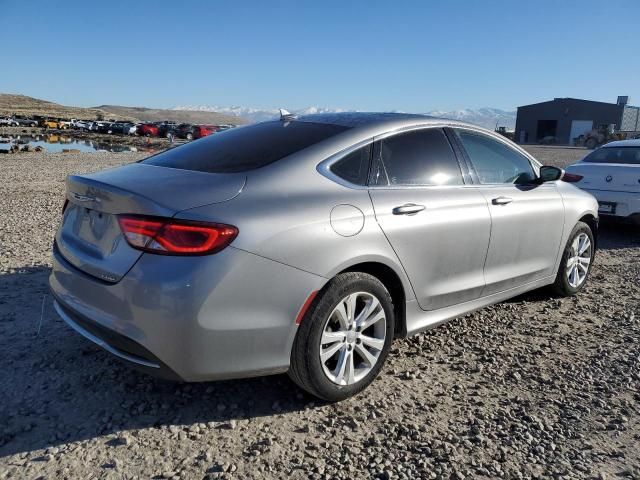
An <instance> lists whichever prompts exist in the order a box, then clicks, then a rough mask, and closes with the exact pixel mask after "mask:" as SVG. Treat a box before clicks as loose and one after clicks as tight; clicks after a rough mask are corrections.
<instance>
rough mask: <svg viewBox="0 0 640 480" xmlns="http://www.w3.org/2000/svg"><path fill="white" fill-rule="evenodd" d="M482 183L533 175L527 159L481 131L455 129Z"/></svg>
mask: <svg viewBox="0 0 640 480" xmlns="http://www.w3.org/2000/svg"><path fill="white" fill-rule="evenodd" d="M456 133H457V134H458V137H459V138H460V141H461V142H462V145H463V146H464V149H465V150H466V152H467V154H468V155H469V159H470V160H471V164H472V165H473V168H474V169H475V171H476V173H477V174H478V179H479V180H480V183H482V184H496V183H514V184H522V183H528V182H531V181H532V180H534V179H535V178H536V174H535V171H534V170H533V167H532V166H531V162H529V159H528V158H527V157H525V156H524V155H522V154H521V153H519V152H517V151H515V150H514V149H513V148H510V147H508V146H507V145H505V144H504V143H502V142H499V141H497V140H494V139H493V138H490V137H488V136H486V135H483V134H481V133H475V132H469V131H467V130H456Z"/></svg>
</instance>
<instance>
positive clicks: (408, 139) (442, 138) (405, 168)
mask: <svg viewBox="0 0 640 480" xmlns="http://www.w3.org/2000/svg"><path fill="white" fill-rule="evenodd" d="M378 150H379V153H378V154H377V155H376V156H377V158H376V163H375V167H374V171H373V175H372V176H373V179H372V183H373V184H376V185H461V184H462V183H463V181H462V174H461V172H460V166H459V165H458V161H457V160H456V157H455V155H454V153H453V150H452V149H451V145H450V144H449V140H447V137H446V135H445V134H444V131H443V130H442V129H439V128H429V129H425V130H417V131H413V132H407V133H402V134H398V135H394V136H392V137H388V138H385V139H383V140H381V141H380V144H379V149H378Z"/></svg>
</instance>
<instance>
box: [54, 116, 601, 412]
mask: <svg viewBox="0 0 640 480" xmlns="http://www.w3.org/2000/svg"><path fill="white" fill-rule="evenodd" d="M564 176H565V173H564V172H563V171H562V170H561V169H559V168H556V167H552V166H541V165H540V164H539V163H538V162H537V161H536V160H535V159H534V158H533V157H532V156H531V155H530V154H529V153H527V152H526V151H525V150H523V149H522V148H520V147H518V146H517V145H515V144H513V143H512V142H510V141H509V140H507V139H506V138H504V137H503V136H501V135H498V134H496V133H495V132H491V131H488V130H485V129H482V128H480V127H476V126H473V125H470V124H466V123H463V122H457V121H452V120H445V119H436V118H432V117H424V116H421V115H409V114H371V113H370V114H364V113H342V114H330V115H310V116H305V117H301V118H297V119H296V118H295V117H292V116H290V115H283V119H282V120H281V121H277V120H276V121H269V122H264V123H258V124H254V125H249V126H246V127H242V128H238V129H235V130H234V131H231V132H225V133H224V134H220V135H212V136H210V137H208V138H205V139H202V140H199V141H197V142H190V143H187V144H186V145H183V146H179V147H177V148H172V149H169V150H166V151H165V152H162V153H160V154H158V155H155V156H152V157H149V158H147V159H145V160H142V161H141V162H138V163H132V164H129V165H125V166H122V167H118V168H115V169H109V170H106V171H103V172H98V173H92V174H83V175H73V176H70V177H68V178H67V182H66V185H67V193H66V200H65V208H64V212H63V217H62V220H61V224H60V227H59V229H58V232H57V235H56V238H55V242H54V246H53V268H52V273H51V275H50V280H49V281H50V287H51V292H52V294H53V297H54V302H55V303H54V306H55V309H56V311H57V313H58V314H59V315H60V317H61V318H62V319H64V321H65V322H67V323H68V324H69V325H70V326H71V327H72V328H74V329H75V330H76V331H77V332H79V333H80V334H82V335H84V336H85V337H86V338H88V339H89V340H91V341H93V342H95V343H97V344H98V345H100V346H101V347H103V348H105V349H106V350H108V351H109V352H111V353H112V354H114V355H116V356H117V357H119V358H121V359H123V360H125V361H128V362H130V363H131V364H134V365H136V366H138V367H139V368H141V369H147V371H150V372H154V373H155V374H156V375H161V376H162V375H164V376H167V377H169V378H173V379H181V380H185V381H208V380H212V379H227V378H234V377H246V376H253V375H268V374H274V373H279V372H287V371H288V372H289V375H290V376H291V378H292V379H293V380H294V381H295V382H296V383H297V384H298V385H299V386H300V387H301V388H303V389H305V390H307V391H308V392H310V393H311V394H313V395H316V396H318V397H320V398H322V399H324V400H329V401H337V400H341V399H344V398H347V397H349V396H352V395H355V394H357V393H358V392H360V391H362V390H364V389H365V388H366V387H367V386H368V385H369V384H370V383H371V382H372V381H373V380H374V379H375V377H376V376H377V375H378V373H379V372H380V370H381V369H382V367H383V364H384V362H385V360H386V357H387V355H388V353H389V351H390V349H391V343H392V341H393V339H394V338H396V337H404V336H408V335H413V334H416V333H418V332H421V331H423V330H426V329H428V328H432V327H434V326H436V325H438V324H441V323H443V322H445V321H447V320H450V319H452V318H455V317H460V316H462V315H464V314H466V313H468V312H471V311H473V310H476V309H479V308H482V307H484V306H487V305H491V304H494V303H496V302H500V301H503V300H506V299H508V298H511V297H514V296H516V295H520V294H522V293H524V292H526V291H529V290H533V289H535V288H539V287H543V286H546V285H553V288H554V290H555V291H556V292H557V294H559V295H563V296H568V295H575V294H576V293H578V292H580V291H581V290H582V289H583V287H584V286H585V284H586V282H587V278H588V274H589V271H590V266H591V264H592V260H593V258H594V254H595V247H596V242H595V238H596V234H597V226H598V204H597V202H596V200H595V199H594V198H593V196H592V195H590V194H589V193H587V192H583V191H581V190H579V189H577V188H576V187H575V186H574V185H571V184H570V183H567V182H565V181H563V180H571V177H569V178H565V177H564ZM276 279H277V281H274V280H276ZM512 341H513V340H512ZM518 341H521V340H518ZM524 341H525V342H526V340H524ZM69 345H73V344H71V343H70V344H69ZM525 347H526V345H525ZM185 352H187V353H188V354H185ZM78 354H80V352H78ZM84 363H85V365H84V368H89V366H88V365H87V361H86V360H85V361H84Z"/></svg>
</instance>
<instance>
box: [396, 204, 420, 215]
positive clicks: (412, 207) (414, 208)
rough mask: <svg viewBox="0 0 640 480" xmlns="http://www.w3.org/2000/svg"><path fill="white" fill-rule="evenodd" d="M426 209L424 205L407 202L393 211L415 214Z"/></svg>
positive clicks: (398, 213) (401, 213)
mask: <svg viewBox="0 0 640 480" xmlns="http://www.w3.org/2000/svg"><path fill="white" fill-rule="evenodd" d="M424 209H425V206H424V205H416V204H415V203H407V204H405V205H401V206H399V207H395V208H394V209H393V210H392V212H393V214H394V215H415V214H416V213H418V212H421V211H422V210H424Z"/></svg>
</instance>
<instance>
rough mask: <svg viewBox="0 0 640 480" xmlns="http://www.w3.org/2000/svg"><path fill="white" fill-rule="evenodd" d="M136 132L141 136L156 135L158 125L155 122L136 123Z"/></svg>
mask: <svg viewBox="0 0 640 480" xmlns="http://www.w3.org/2000/svg"><path fill="white" fill-rule="evenodd" d="M136 134H138V135H140V136H142V137H157V136H158V125H156V124H155V123H143V124H140V125H138V128H137V130H136Z"/></svg>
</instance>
